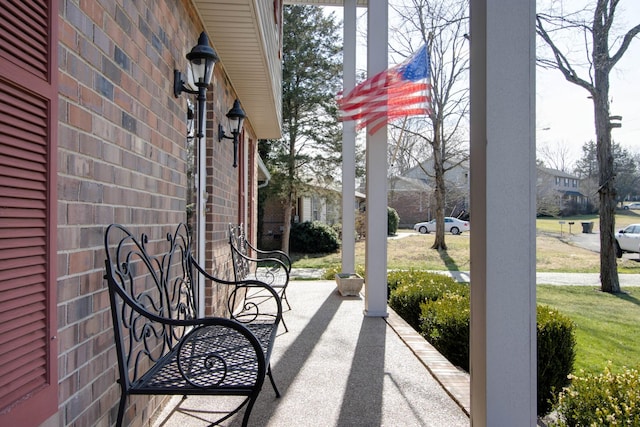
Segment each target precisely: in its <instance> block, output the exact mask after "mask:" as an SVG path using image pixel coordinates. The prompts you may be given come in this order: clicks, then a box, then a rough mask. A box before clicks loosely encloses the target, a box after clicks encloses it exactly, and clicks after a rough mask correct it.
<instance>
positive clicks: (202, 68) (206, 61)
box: [173, 31, 218, 138]
mask: <svg viewBox="0 0 640 427" xmlns="http://www.w3.org/2000/svg"><path fill="white" fill-rule="evenodd" d="M187 60H188V61H189V66H188V72H187V80H188V86H187V83H185V81H184V80H183V75H182V73H181V72H180V71H178V70H173V95H174V96H175V97H176V98H177V97H178V96H180V94H181V93H182V92H187V93H191V94H197V95H198V96H197V98H196V99H197V101H198V134H197V137H198V138H202V137H204V127H205V126H204V109H205V101H206V100H207V97H206V93H207V86H209V84H210V83H211V77H212V76H213V67H214V66H215V64H216V62H218V55H216V52H215V51H214V50H213V48H212V47H211V46H210V45H209V37H207V33H205V32H204V31H203V32H202V33H200V37H198V44H197V45H196V46H194V47H193V49H191V52H189V53H187ZM193 86H195V87H196V88H197V89H196V90H194V89H191V88H192V87H193Z"/></svg>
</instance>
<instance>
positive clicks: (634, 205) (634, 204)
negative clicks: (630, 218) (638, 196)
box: [623, 203, 640, 210]
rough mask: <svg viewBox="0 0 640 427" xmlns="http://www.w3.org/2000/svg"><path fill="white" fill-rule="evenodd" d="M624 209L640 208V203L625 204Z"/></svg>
mask: <svg viewBox="0 0 640 427" xmlns="http://www.w3.org/2000/svg"><path fill="white" fill-rule="evenodd" d="M623 209H625V210H628V209H634V210H635V209H640V203H629V204H628V205H625V206H624V208H623Z"/></svg>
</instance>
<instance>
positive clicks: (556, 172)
mask: <svg viewBox="0 0 640 427" xmlns="http://www.w3.org/2000/svg"><path fill="white" fill-rule="evenodd" d="M538 170H539V171H542V172H544V173H546V174H548V175H553V176H557V177H560V178H571V179H580V178H579V177H577V176H575V175H571V174H570V173H567V172H563V171H561V170H558V169H551V168H547V167H544V166H538Z"/></svg>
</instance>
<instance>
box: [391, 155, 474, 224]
mask: <svg viewBox="0 0 640 427" xmlns="http://www.w3.org/2000/svg"><path fill="white" fill-rule="evenodd" d="M445 167H447V168H449V170H447V172H446V173H445V175H444V177H445V186H446V191H447V193H446V202H445V214H446V215H447V216H458V215H460V214H464V213H466V212H467V211H468V210H469V162H468V161H467V160H464V161H460V162H458V163H455V164H454V163H452V162H448V163H447V165H446V166H445ZM387 185H388V188H387V191H388V204H389V206H390V207H392V208H394V209H395V210H396V212H398V215H399V216H400V224H399V225H400V227H403V228H405V227H413V225H414V224H415V223H416V222H421V221H427V220H431V219H433V218H434V215H435V197H434V194H433V191H434V190H433V188H434V178H433V160H431V159H428V160H425V161H424V162H422V163H421V164H420V165H417V166H414V167H413V168H411V169H409V170H408V171H406V172H405V173H403V174H402V175H401V176H395V177H391V178H390V179H389V180H388V183H387Z"/></svg>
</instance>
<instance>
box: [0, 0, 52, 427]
mask: <svg viewBox="0 0 640 427" xmlns="http://www.w3.org/2000/svg"><path fill="white" fill-rule="evenodd" d="M56 22H57V2H56V0H31V1H28V2H25V1H21V0H4V1H3V5H2V8H0V425H7V426H8V425H37V424H40V423H42V422H43V421H45V420H46V419H47V418H49V417H50V416H51V415H53V414H55V413H56V411H57V409H58V396H57V387H58V378H57V369H56V368H57V360H56V358H57V349H56V346H57V343H56V341H55V340H53V337H54V336H55V333H56V324H55V317H56V316H55V311H56V296H55V286H56V275H55V260H56V246H55V229H56V222H55V206H56V192H55V184H56V162H55V150H56V134H57V111H56V110H57V79H56V75H57V66H56V58H55V55H56V52H57V24H56Z"/></svg>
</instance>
